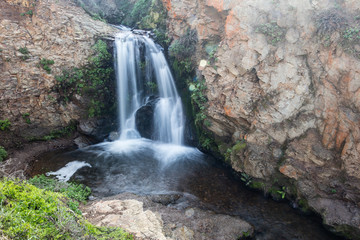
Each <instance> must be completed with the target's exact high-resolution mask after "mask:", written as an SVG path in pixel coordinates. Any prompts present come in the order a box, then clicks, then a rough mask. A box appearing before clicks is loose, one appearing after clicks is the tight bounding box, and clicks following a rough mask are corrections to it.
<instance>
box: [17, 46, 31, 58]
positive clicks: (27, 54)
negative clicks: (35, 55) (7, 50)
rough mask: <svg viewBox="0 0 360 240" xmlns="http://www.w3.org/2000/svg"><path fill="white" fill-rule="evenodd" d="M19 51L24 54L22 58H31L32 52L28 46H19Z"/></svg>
mask: <svg viewBox="0 0 360 240" xmlns="http://www.w3.org/2000/svg"><path fill="white" fill-rule="evenodd" d="M18 51H19V52H20V53H21V54H23V56H21V57H20V58H21V60H23V61H25V60H27V59H29V58H30V55H29V54H30V52H29V50H28V49H27V48H26V47H23V48H19V49H18Z"/></svg>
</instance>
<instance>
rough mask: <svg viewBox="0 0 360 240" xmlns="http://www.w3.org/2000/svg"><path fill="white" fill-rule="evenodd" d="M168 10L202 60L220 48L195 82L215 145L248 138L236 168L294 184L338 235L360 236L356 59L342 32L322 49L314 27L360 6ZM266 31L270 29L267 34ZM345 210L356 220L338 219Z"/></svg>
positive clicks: (220, 5) (284, 4)
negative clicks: (346, 229)
mask: <svg viewBox="0 0 360 240" xmlns="http://www.w3.org/2000/svg"><path fill="white" fill-rule="evenodd" d="M166 4H168V5H171V11H170V12H169V15H168V16H169V20H168V25H169V33H170V36H175V37H177V36H180V35H182V34H183V33H184V30H186V29H187V28H191V29H196V30H197V31H198V36H199V43H198V47H197V52H196V56H195V57H194V58H196V60H197V61H196V62H200V59H204V60H208V59H206V57H210V56H209V55H208V54H207V53H206V47H207V46H211V47H214V46H215V47H217V48H216V53H215V54H214V58H215V59H216V60H217V61H215V62H214V63H213V64H207V65H206V67H204V68H201V70H199V73H198V78H204V79H205V82H206V84H207V89H208V90H207V92H206V94H207V98H208V100H209V103H208V107H207V119H208V120H209V121H210V122H211V125H210V126H209V127H208V129H209V130H210V131H211V132H213V133H214V136H215V137H216V138H217V140H222V141H225V142H226V144H229V142H230V144H232V145H235V144H236V141H239V140H240V139H239V137H238V136H244V135H246V136H247V147H246V149H245V150H244V151H243V152H241V154H232V155H231V159H230V162H231V164H232V166H233V168H234V169H235V170H237V171H245V172H246V173H247V174H249V175H251V176H254V177H255V176H256V178H261V179H264V180H265V181H268V182H271V181H272V180H271V179H272V176H274V175H275V174H282V175H283V176H286V177H287V178H291V179H294V180H295V182H296V183H295V185H296V187H297V190H298V194H299V195H300V196H302V197H305V198H306V199H308V200H309V203H310V206H313V207H314V209H315V210H317V211H319V212H321V211H320V210H319V209H320V208H321V207H323V208H324V209H326V210H325V211H324V214H323V213H321V214H323V217H324V219H325V222H326V223H328V224H329V225H331V226H333V227H334V228H336V229H337V230H339V229H340V227H338V225H337V223H339V222H341V224H340V225H342V224H343V225H347V226H351V227H352V228H353V231H354V232H357V234H354V232H353V234H354V235H352V236H360V234H358V233H359V232H360V215H359V212H360V211H359V206H360V205H359V204H360V189H359V188H360V187H359V186H360V151H359V150H360V95H359V94H360V81H359V79H360V59H359V58H358V57H357V56H356V55H354V54H351V52H349V51H346V50H345V49H344V47H343V45H342V43H341V40H339V39H342V38H343V37H344V36H343V34H344V33H343V32H342V31H343V30H339V31H338V32H336V31H335V32H334V33H333V34H330V35H329V36H328V41H329V42H328V43H326V42H324V41H326V40H324V38H321V36H319V32H318V30H317V27H318V24H317V23H316V16H317V15H318V14H319V13H321V12H324V11H326V10H329V9H336V11H340V12H342V13H343V14H344V15H348V16H351V15H352V14H355V13H356V11H360V2H359V1H355V0H345V1H341V3H339V2H338V1H332V0H318V1H285V0H277V1H264V0H232V1H223V0H218V1H207V0H196V1H192V2H189V1H186V2H185V1H174V0H173V1H171V0H170V1H169V0H168V1H166ZM355 15H356V14H355ZM173 16H177V17H176V18H174V17H173ZM347 21H349V22H351V21H354V20H353V18H352V17H349V18H348V20H347ZM266 26H267V27H268V28H269V29H268V31H269V32H268V33H266V32H264V31H263V30H262V29H261V27H266ZM274 35H276V36H277V37H274ZM272 37H273V38H272ZM215 39H217V40H215ZM339 41H340V42H339ZM356 48H358V49H360V47H359V46H356V45H354V46H352V49H356ZM281 149H283V150H281ZM284 149H286V150H285V151H284ZM281 152H282V153H281ZM282 154H283V158H285V161H283V160H281V155H282ZM279 162H281V163H282V164H280V166H279ZM274 169H275V170H274ZM309 186H311V187H309ZM331 189H336V190H337V191H336V192H337V194H333V195H331V194H329V192H330V190H331ZM315 196H316V197H315ZM325 199H326V200H325ZM334 199H337V200H336V201H333V200H334ZM330 203H334V206H335V208H334V209H331V207H330V206H329V204H330ZM341 209H342V210H344V209H347V211H349V212H352V214H348V215H346V214H339V215H337V214H334V213H335V212H336V211H340V210H341ZM325 212H326V213H325ZM336 218H337V219H336ZM354 229H355V230H354ZM358 238H359V237H358Z"/></svg>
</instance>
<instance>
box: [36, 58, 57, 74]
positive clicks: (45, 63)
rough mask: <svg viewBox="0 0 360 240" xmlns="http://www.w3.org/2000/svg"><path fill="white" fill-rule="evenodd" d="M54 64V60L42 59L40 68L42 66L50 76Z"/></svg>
mask: <svg viewBox="0 0 360 240" xmlns="http://www.w3.org/2000/svg"><path fill="white" fill-rule="evenodd" d="M54 63H55V62H54V60H49V59H46V58H42V59H41V60H40V63H39V66H41V68H42V69H44V70H45V71H46V72H47V73H48V74H50V73H51V68H50V65H53V64H54Z"/></svg>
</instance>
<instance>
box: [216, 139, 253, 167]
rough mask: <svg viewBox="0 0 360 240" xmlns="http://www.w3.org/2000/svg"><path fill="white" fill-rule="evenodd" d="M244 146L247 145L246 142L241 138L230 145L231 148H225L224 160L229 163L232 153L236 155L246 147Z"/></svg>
mask: <svg viewBox="0 0 360 240" xmlns="http://www.w3.org/2000/svg"><path fill="white" fill-rule="evenodd" d="M246 146H247V144H246V141H245V139H243V140H241V141H237V142H236V144H235V145H234V146H232V147H231V148H228V149H226V152H225V154H224V157H225V161H226V162H228V163H231V157H232V156H233V155H236V154H237V153H239V152H240V151H242V150H244V149H245V148H246ZM220 151H221V150H220Z"/></svg>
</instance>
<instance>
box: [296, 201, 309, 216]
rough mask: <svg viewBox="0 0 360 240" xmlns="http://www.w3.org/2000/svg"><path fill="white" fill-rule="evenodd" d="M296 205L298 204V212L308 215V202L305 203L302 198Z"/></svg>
mask: <svg viewBox="0 0 360 240" xmlns="http://www.w3.org/2000/svg"><path fill="white" fill-rule="evenodd" d="M298 204H299V208H300V210H301V211H302V212H303V213H309V212H310V211H311V210H310V207H309V204H308V202H307V201H306V199H304V198H300V199H299V200H298Z"/></svg>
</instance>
